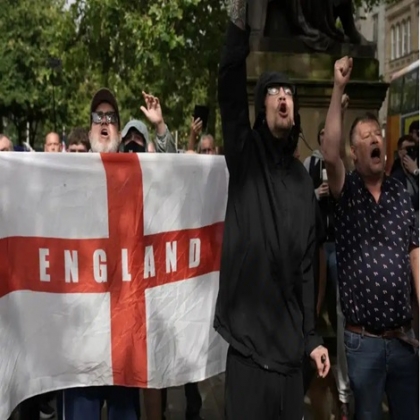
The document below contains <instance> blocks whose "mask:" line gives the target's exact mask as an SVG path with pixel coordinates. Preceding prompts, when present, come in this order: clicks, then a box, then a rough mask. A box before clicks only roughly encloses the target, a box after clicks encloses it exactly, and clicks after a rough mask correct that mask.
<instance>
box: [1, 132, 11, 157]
mask: <svg viewBox="0 0 420 420" xmlns="http://www.w3.org/2000/svg"><path fill="white" fill-rule="evenodd" d="M0 152H13V143H12V141H11V140H10V139H9V138H8V137H6V136H5V135H4V134H1V133H0Z"/></svg>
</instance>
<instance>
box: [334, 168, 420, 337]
mask: <svg viewBox="0 0 420 420" xmlns="http://www.w3.org/2000/svg"><path fill="white" fill-rule="evenodd" d="M334 216H335V229H336V232H335V233H336V249H337V269H338V279H339V287H340V298H341V305H342V310H343V314H344V316H345V318H346V321H347V322H348V323H350V324H352V325H359V326H363V327H365V328H367V329H368V328H369V329H371V330H374V331H383V330H385V329H390V328H396V327H399V326H402V325H405V324H407V323H408V322H409V321H410V320H411V319H412V312H411V304H410V301H411V266H410V256H409V253H410V251H411V249H413V248H415V247H418V245H419V244H418V242H419V236H418V227H417V222H416V217H415V214H414V210H413V208H412V205H411V200H410V196H409V194H408V192H407V191H406V190H405V188H404V186H403V185H402V184H401V182H399V181H398V180H396V179H394V178H391V177H388V176H385V178H384V180H383V183H382V187H381V196H380V198H379V202H376V201H375V199H374V198H373V196H372V194H371V193H370V192H369V191H368V190H367V188H366V187H365V184H364V182H363V180H362V178H361V176H360V175H359V174H358V173H357V172H356V171H354V172H351V173H348V174H347V175H346V178H345V182H344V187H343V191H342V193H341V196H340V197H339V199H338V201H337V204H336V206H335V212H334Z"/></svg>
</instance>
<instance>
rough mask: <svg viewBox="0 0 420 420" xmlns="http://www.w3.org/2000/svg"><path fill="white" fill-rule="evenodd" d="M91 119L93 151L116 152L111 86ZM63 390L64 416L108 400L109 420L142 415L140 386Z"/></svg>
mask: <svg viewBox="0 0 420 420" xmlns="http://www.w3.org/2000/svg"><path fill="white" fill-rule="evenodd" d="M90 121H91V125H90V131H89V140H90V145H91V150H92V152H96V153H114V152H117V151H118V148H119V145H120V127H121V125H120V124H121V123H120V114H119V109H118V103H117V100H116V98H115V96H114V94H113V93H112V92H111V91H110V90H109V89H105V88H102V89H100V90H98V91H97V92H96V94H95V95H94V96H93V99H92V102H91V106H90ZM61 394H62V395H61V396H60V398H59V404H58V405H59V409H58V414H59V416H60V417H61V416H62V417H61V418H62V420H81V419H89V420H100V419H101V411H102V407H103V405H104V403H105V402H106V407H107V411H108V419H109V420H138V419H139V418H140V392H139V389H138V388H130V387H124V386H88V387H77V388H70V389H66V390H64V391H63V392H62V393H61ZM153 420H155V419H153ZM156 420H158V419H156ZM159 420H160V419H159Z"/></svg>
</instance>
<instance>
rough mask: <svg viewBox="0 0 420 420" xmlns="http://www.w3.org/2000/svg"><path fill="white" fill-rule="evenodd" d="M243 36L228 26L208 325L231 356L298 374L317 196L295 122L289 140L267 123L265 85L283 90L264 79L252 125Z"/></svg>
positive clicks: (308, 346)
mask: <svg viewBox="0 0 420 420" xmlns="http://www.w3.org/2000/svg"><path fill="white" fill-rule="evenodd" d="M248 53H249V32H245V31H242V30H240V29H239V28H238V27H236V26H235V25H234V24H232V23H231V24H230V25H229V28H228V31H227V37H226V43H225V46H224V48H223V55H222V60H221V64H220V70H219V103H220V110H221V117H222V128H223V138H224V149H225V158H226V162H227V166H228V169H229V174H230V177H229V192H228V203H227V209H226V218H225V231H224V239H223V250H222V260H221V270H220V288H219V295H218V298H217V304H216V315H215V321H214V327H215V328H216V330H217V331H218V332H219V333H220V334H221V335H222V336H223V337H224V339H225V340H226V341H228V342H229V343H230V344H231V345H232V346H233V347H234V348H235V349H236V350H237V351H239V352H240V353H242V354H243V355H244V356H249V357H250V358H251V359H252V360H253V361H254V362H255V363H256V364H258V365H259V366H261V367H263V368H264V369H267V370H273V371H277V372H280V373H284V374H288V373H291V372H293V371H299V370H300V369H301V362H302V359H303V356H304V350H306V352H307V353H308V354H309V353H310V352H311V351H312V350H313V349H314V348H315V347H317V346H318V345H320V344H322V340H321V339H320V337H318V336H317V335H316V333H315V304H314V302H315V298H314V276H313V271H312V262H313V258H314V254H315V242H316V237H315V214H316V206H317V204H316V199H315V196H314V191H313V186H312V182H311V179H310V177H309V175H308V174H307V172H306V170H305V168H304V167H303V165H302V164H301V162H299V161H298V160H297V159H295V158H294V157H293V153H294V151H295V148H296V144H297V140H298V136H299V129H300V119H299V114H298V112H297V104H296V106H295V108H296V109H295V126H294V128H293V129H292V130H291V132H290V133H289V136H288V138H287V139H284V140H278V139H275V138H274V137H273V136H272V135H271V133H270V130H269V129H268V127H267V125H266V123H265V120H264V119H265V110H264V98H265V95H266V91H267V87H268V86H270V85H273V84H290V81H289V80H288V79H287V78H286V77H285V76H284V75H281V74H278V73H265V74H264V75H262V76H261V78H260V80H259V82H258V86H257V90H256V94H255V103H256V122H255V125H254V129H252V128H251V126H250V123H249V114H248V96H247V90H246V86H247V77H246V57H247V55H248Z"/></svg>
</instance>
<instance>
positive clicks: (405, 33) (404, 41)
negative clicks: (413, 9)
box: [401, 21, 407, 56]
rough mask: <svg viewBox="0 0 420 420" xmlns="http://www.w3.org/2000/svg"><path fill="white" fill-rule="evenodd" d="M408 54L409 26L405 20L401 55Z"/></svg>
mask: <svg viewBox="0 0 420 420" xmlns="http://www.w3.org/2000/svg"><path fill="white" fill-rule="evenodd" d="M406 54H407V26H406V22H405V21H403V23H402V24H401V55H402V56H404V55H406Z"/></svg>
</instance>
